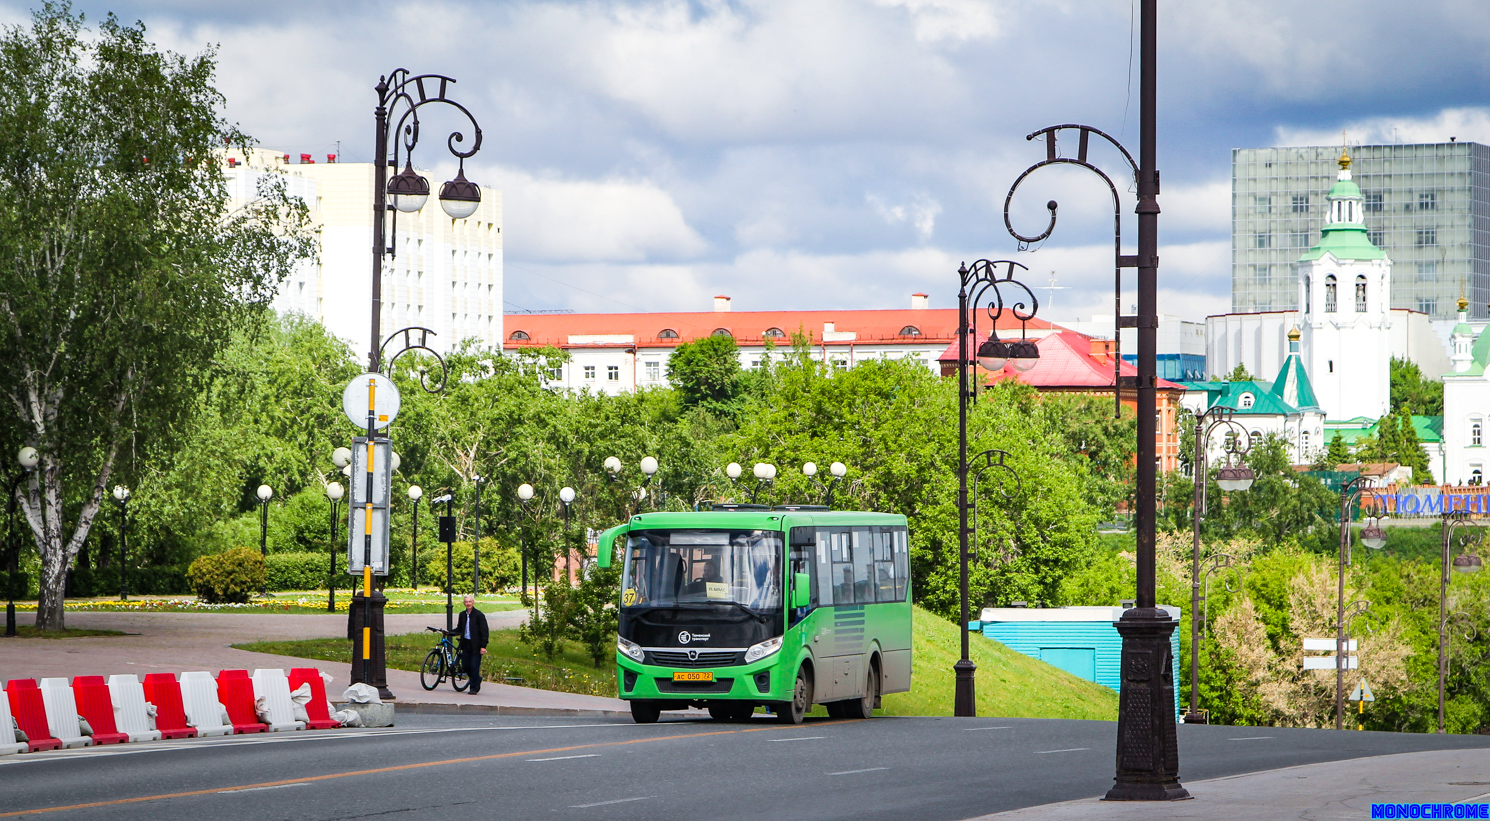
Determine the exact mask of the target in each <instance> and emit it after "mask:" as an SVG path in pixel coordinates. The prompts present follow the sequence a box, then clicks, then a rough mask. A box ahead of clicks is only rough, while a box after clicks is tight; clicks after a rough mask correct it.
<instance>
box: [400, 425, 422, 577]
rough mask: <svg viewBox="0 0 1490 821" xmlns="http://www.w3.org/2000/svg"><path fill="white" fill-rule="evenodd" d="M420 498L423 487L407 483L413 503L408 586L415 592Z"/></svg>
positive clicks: (417, 565)
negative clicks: (412, 532)
mask: <svg viewBox="0 0 1490 821" xmlns="http://www.w3.org/2000/svg"><path fill="white" fill-rule="evenodd" d="M394 455H395V456H397V455H398V454H394ZM395 470H397V468H395ZM422 498H424V488H422V487H420V486H418V485H409V501H411V502H413V503H414V518H413V525H414V534H413V536H412V537H411V538H410V539H409V586H410V587H412V588H413V589H414V592H416V593H417V592H418V591H419V500H420V499H422Z"/></svg>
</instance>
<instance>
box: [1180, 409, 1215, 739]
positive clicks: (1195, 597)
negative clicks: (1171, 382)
mask: <svg viewBox="0 0 1490 821" xmlns="http://www.w3.org/2000/svg"><path fill="white" fill-rule="evenodd" d="M1208 413H1210V411H1206V412H1204V413H1198V414H1196V415H1195V458H1194V464H1193V467H1192V468H1191V471H1190V472H1191V473H1192V474H1193V476H1194V481H1193V484H1194V490H1195V495H1194V503H1193V506H1192V508H1191V513H1192V515H1193V518H1194V524H1193V527H1192V529H1191V531H1190V537H1191V543H1190V712H1188V713H1185V723H1186V724H1203V723H1205V722H1204V721H1203V720H1202V719H1201V716H1200V618H1199V616H1200V517H1201V515H1202V514H1203V513H1204V511H1203V510H1202V508H1203V507H1204V506H1205V483H1206V481H1207V480H1208V478H1209V477H1208V476H1207V474H1208V473H1209V472H1210V471H1209V469H1208V468H1207V467H1206V452H1205V446H1206V435H1205V434H1206V430H1205V418H1206V415H1207V414H1208Z"/></svg>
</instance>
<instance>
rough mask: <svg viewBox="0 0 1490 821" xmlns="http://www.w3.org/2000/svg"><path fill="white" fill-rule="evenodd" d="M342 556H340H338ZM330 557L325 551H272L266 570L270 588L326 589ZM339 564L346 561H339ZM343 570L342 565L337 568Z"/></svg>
mask: <svg viewBox="0 0 1490 821" xmlns="http://www.w3.org/2000/svg"><path fill="white" fill-rule="evenodd" d="M338 558H340V556H338ZM329 562H330V559H329V558H328V557H327V555H326V554H325V553H309V552H304V553H299V552H297V553H270V554H269V562H268V566H267V568H266V571H267V572H268V574H269V589H270V590H325V589H326V570H327V566H328V563H329ZM337 564H338V565H342V564H345V562H342V561H338V562H337ZM337 570H338V571H341V570H343V568H342V567H338V568H337Z"/></svg>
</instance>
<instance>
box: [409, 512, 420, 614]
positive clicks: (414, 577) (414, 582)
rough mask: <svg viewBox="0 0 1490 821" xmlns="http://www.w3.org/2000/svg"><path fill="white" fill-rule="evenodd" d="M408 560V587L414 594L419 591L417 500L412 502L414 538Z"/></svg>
mask: <svg viewBox="0 0 1490 821" xmlns="http://www.w3.org/2000/svg"><path fill="white" fill-rule="evenodd" d="M409 559H410V564H411V567H410V568H409V586H410V587H412V588H414V590H415V592H418V590H419V500H418V499H415V500H414V536H413V538H412V540H411V541H410V547H409Z"/></svg>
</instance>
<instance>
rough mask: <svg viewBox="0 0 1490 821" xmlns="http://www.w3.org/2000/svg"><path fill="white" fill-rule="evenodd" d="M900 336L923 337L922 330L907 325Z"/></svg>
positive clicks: (901, 330)
mask: <svg viewBox="0 0 1490 821" xmlns="http://www.w3.org/2000/svg"><path fill="white" fill-rule="evenodd" d="M900 335H901V336H920V335H921V329H920V328H917V327H916V326H915V325H907V326H905V327H904V328H901V329H900Z"/></svg>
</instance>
